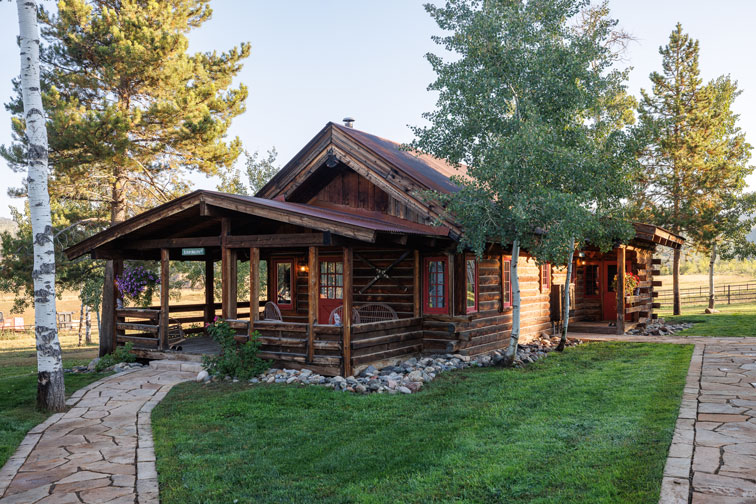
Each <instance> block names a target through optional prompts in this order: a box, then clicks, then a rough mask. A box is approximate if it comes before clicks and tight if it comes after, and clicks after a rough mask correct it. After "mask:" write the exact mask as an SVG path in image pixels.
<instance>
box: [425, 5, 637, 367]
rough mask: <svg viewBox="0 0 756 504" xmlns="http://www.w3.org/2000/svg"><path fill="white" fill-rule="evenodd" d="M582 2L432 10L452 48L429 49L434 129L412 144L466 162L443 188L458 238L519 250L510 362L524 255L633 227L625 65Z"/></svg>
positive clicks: (559, 257)
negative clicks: (584, 20)
mask: <svg viewBox="0 0 756 504" xmlns="http://www.w3.org/2000/svg"><path fill="white" fill-rule="evenodd" d="M589 8H590V3H589V2H588V1H584V0H543V1H538V2H522V1H517V0H448V1H447V2H445V4H444V5H443V6H435V5H431V4H428V5H426V10H427V11H428V12H429V13H430V15H431V16H432V17H433V18H434V19H435V20H436V22H437V23H438V25H439V27H440V28H441V29H442V30H444V31H445V32H446V35H444V36H439V37H435V38H434V40H435V41H436V42H437V43H438V44H439V45H441V46H442V47H443V48H444V49H446V50H447V51H449V52H451V53H453V54H454V56H455V57H454V58H452V59H450V60H448V61H446V60H444V59H443V58H442V57H441V56H438V55H435V54H429V55H428V56H427V58H428V61H429V62H430V64H431V66H432V67H433V69H434V71H435V72H436V74H437V79H436V81H434V82H433V83H432V84H431V85H430V87H429V89H431V90H433V91H437V92H438V93H439V98H438V101H437V105H436V110H435V111H433V112H430V113H426V114H424V117H425V118H426V119H427V120H428V121H429V122H430V126H427V127H418V128H414V131H415V134H416V135H417V140H416V141H415V142H414V143H413V147H415V148H417V149H419V150H422V151H425V152H429V153H431V154H433V155H435V156H436V157H439V158H442V159H447V160H449V161H450V162H451V163H454V164H458V165H465V166H466V170H465V171H466V174H465V176H460V177H455V182H456V183H457V184H458V185H459V186H460V190H459V191H458V192H457V193H455V194H451V195H443V194H436V195H434V197H436V198H437V199H438V200H439V201H440V202H441V203H442V204H443V205H445V207H446V210H447V211H448V212H449V214H450V216H451V217H452V218H453V219H455V220H456V221H457V222H459V223H460V224H461V225H462V227H463V228H464V234H463V237H462V240H461V244H460V246H461V247H463V248H470V249H472V250H474V251H475V252H476V253H477V254H478V255H480V254H482V252H483V247H484V246H485V244H486V243H487V242H491V241H494V242H498V243H499V244H500V245H501V247H502V248H503V249H504V250H507V249H511V251H512V290H513V292H512V331H511V335H510V341H509V346H508V350H507V353H506V358H505V359H504V364H511V363H512V362H513V361H514V359H515V357H516V351H517V345H518V341H519V337H520V307H521V296H520V292H519V288H518V287H519V278H518V277H519V275H518V273H517V271H518V268H517V267H516V266H517V262H518V261H517V260H518V258H519V256H520V251H521V250H524V251H525V252H527V253H528V254H529V255H533V256H535V257H536V260H537V262H538V263H539V264H542V263H545V262H552V263H556V264H566V262H567V260H568V258H569V255H570V253H571V252H572V251H574V247H575V245H576V244H577V245H578V246H580V245H583V244H585V242H586V240H587V239H588V237H591V243H592V244H594V245H597V246H599V247H600V248H602V249H607V248H609V247H610V246H611V244H612V239H615V240H616V239H620V240H622V239H626V238H628V236H629V235H630V233H631V228H630V226H629V223H628V222H627V219H626V218H625V214H624V208H623V204H622V201H623V198H626V197H627V196H629V194H630V193H631V188H632V185H631V177H630V174H631V172H632V170H633V168H634V167H635V166H636V165H637V163H636V161H635V159H634V152H633V150H634V149H635V145H634V143H633V137H632V136H631V135H629V134H628V133H627V132H626V131H625V129H624V126H625V121H621V120H618V117H617V114H618V111H619V110H620V109H621V110H622V111H623V112H622V113H625V109H626V107H618V106H617V104H618V103H620V104H623V103H626V100H627V94H626V92H625V87H624V80H625V78H626V73H625V72H622V71H619V70H615V69H613V68H612V65H613V64H614V62H615V61H616V57H615V54H614V53H613V52H612V50H611V49H610V47H609V44H607V41H608V40H609V39H610V37H612V36H613V34H614V33H615V26H616V22H615V21H613V20H612V19H610V18H609V17H608V16H606V15H600V16H594V26H592V27H591V29H588V30H586V29H580V28H579V26H580V23H581V18H580V15H581V14H582V13H584V12H585V11H586V9H589Z"/></svg>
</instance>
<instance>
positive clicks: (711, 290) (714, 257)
mask: <svg viewBox="0 0 756 504" xmlns="http://www.w3.org/2000/svg"><path fill="white" fill-rule="evenodd" d="M716 260H717V244H716V243H714V244H712V246H711V259H709V309H711V310H713V309H714V262H715V261H716Z"/></svg>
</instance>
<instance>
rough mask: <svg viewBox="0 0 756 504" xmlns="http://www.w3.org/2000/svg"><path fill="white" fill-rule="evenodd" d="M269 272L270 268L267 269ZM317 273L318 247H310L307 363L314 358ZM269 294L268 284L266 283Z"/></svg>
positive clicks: (316, 318) (308, 260)
mask: <svg viewBox="0 0 756 504" xmlns="http://www.w3.org/2000/svg"><path fill="white" fill-rule="evenodd" d="M268 272H270V267H268ZM318 280H319V272H318V247H310V248H309V249H308V251H307V323H308V327H307V362H312V359H313V357H314V356H315V349H314V348H313V344H314V342H315V324H317V323H318V290H320V287H319V284H318ZM268 292H270V283H268Z"/></svg>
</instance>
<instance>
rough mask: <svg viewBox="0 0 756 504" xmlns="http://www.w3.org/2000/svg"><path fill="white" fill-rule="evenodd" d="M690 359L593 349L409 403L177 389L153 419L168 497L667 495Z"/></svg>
mask: <svg viewBox="0 0 756 504" xmlns="http://www.w3.org/2000/svg"><path fill="white" fill-rule="evenodd" d="M691 351H692V347H691V346H688V345H659V344H619V343H594V344H588V345H584V346H581V347H577V348H571V349H568V350H567V351H566V352H564V354H561V355H552V356H550V357H548V358H547V359H544V360H543V361H541V362H538V363H536V364H533V365H531V366H529V367H528V368H527V369H497V368H479V369H469V370H465V371H458V372H451V373H444V374H442V375H441V376H440V377H438V378H437V379H436V380H435V381H434V382H433V383H431V384H429V385H428V386H426V388H425V389H424V390H422V391H421V392H420V393H417V394H413V395H410V396H404V395H394V396H389V395H369V396H357V395H352V394H348V393H339V392H334V391H332V390H328V389H324V388H319V387H294V386H283V385H248V384H241V383H239V384H230V383H218V384H211V385H207V386H203V385H199V384H196V383H185V384H181V385H179V386H177V387H174V388H173V390H172V391H171V393H170V394H169V395H168V397H167V398H166V399H165V400H164V401H163V402H161V403H160V404H159V405H158V407H157V408H156V409H155V410H154V412H153V414H152V425H153V433H154V437H155V449H156V453H157V469H158V472H159V474H160V498H161V502H163V503H166V504H172V503H181V504H184V503H206V502H228V503H231V502H237V501H238V502H257V503H273V502H275V503H295V502H296V503H351V502H355V503H357V502H358V503H388V502H390V503H410V502H412V503H415V502H417V503H420V502H423V503H424V502H471V503H472V502H512V503H517V502H523V503H524V502H528V503H577V502H581V503H584V502H591V503H616V502H622V503H649V502H656V501H657V500H658V498H659V489H660V484H661V478H662V471H663V467H664V463H665V460H666V456H667V450H668V447H669V444H670V441H671V439H672V434H673V430H674V425H675V420H676V418H677V411H678V408H679V404H680V398H681V394H682V388H683V385H684V381H685V376H686V372H687V368H688V364H689V361H690V355H691Z"/></svg>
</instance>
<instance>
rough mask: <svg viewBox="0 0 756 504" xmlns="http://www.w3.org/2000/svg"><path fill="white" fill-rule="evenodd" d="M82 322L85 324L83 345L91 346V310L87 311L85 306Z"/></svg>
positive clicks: (87, 307)
mask: <svg viewBox="0 0 756 504" xmlns="http://www.w3.org/2000/svg"><path fill="white" fill-rule="evenodd" d="M84 322H85V330H84V343H86V344H87V345H91V344H92V319H91V310H90V309H89V305H87V306H86V307H85V308H84Z"/></svg>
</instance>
